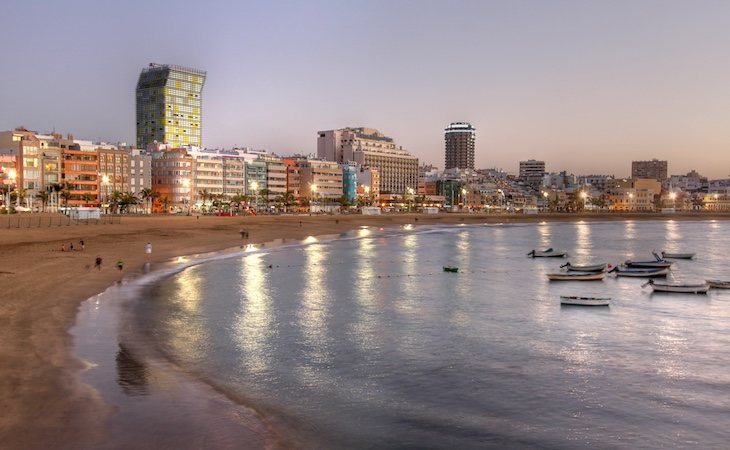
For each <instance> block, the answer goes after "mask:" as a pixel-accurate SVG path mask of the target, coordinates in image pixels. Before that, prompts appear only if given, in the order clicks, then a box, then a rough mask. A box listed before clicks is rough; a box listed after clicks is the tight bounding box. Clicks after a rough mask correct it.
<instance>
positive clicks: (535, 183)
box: [519, 159, 545, 189]
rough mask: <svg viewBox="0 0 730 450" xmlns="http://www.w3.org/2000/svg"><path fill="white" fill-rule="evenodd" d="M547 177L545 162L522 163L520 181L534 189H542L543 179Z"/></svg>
mask: <svg viewBox="0 0 730 450" xmlns="http://www.w3.org/2000/svg"><path fill="white" fill-rule="evenodd" d="M544 176H545V161H537V160H534V159H528V160H527V161H520V175H519V178H520V180H522V181H524V182H525V184H527V185H529V186H530V187H532V188H533V189H540V186H541V185H542V180H543V177H544Z"/></svg>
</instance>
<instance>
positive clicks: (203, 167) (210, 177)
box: [188, 147, 224, 208]
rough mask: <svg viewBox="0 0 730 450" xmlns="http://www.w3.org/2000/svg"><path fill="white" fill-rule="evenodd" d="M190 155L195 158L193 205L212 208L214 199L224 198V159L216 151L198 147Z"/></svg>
mask: <svg viewBox="0 0 730 450" xmlns="http://www.w3.org/2000/svg"><path fill="white" fill-rule="evenodd" d="M188 153H189V154H190V156H192V157H193V183H192V189H193V193H192V196H193V204H194V205H195V207H196V208H197V207H202V206H203V205H206V206H210V205H211V203H212V201H213V200H214V199H217V198H222V197H223V191H224V184H223V157H222V156H221V155H220V154H219V153H218V152H217V151H215V150H203V149H200V148H197V147H193V148H191V149H190V150H189V152H188Z"/></svg>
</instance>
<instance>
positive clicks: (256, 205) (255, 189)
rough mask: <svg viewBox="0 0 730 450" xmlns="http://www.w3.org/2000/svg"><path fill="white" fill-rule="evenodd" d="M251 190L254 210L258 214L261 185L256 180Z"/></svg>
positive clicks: (252, 183)
mask: <svg viewBox="0 0 730 450" xmlns="http://www.w3.org/2000/svg"><path fill="white" fill-rule="evenodd" d="M251 189H253V209H254V211H256V212H258V210H259V183H258V181H256V180H253V181H252V182H251Z"/></svg>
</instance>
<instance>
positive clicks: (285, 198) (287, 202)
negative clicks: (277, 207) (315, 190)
mask: <svg viewBox="0 0 730 450" xmlns="http://www.w3.org/2000/svg"><path fill="white" fill-rule="evenodd" d="M281 203H282V205H284V212H287V211H288V210H289V208H290V207H291V206H294V205H296V204H297V199H296V197H294V194H292V193H291V192H289V191H287V192H286V193H285V194H284V195H282V196H281Z"/></svg>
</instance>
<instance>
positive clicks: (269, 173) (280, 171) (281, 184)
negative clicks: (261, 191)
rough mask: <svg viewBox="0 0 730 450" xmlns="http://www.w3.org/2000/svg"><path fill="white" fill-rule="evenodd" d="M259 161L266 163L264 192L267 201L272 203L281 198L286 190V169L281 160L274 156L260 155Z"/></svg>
mask: <svg viewBox="0 0 730 450" xmlns="http://www.w3.org/2000/svg"><path fill="white" fill-rule="evenodd" d="M259 161H262V162H264V163H266V192H267V193H268V196H267V200H268V201H273V200H275V199H278V198H282V197H283V196H284V194H286V189H287V187H286V186H287V180H286V177H287V167H286V163H285V162H284V161H282V159H281V158H279V157H278V156H275V155H271V154H268V155H261V156H259Z"/></svg>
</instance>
